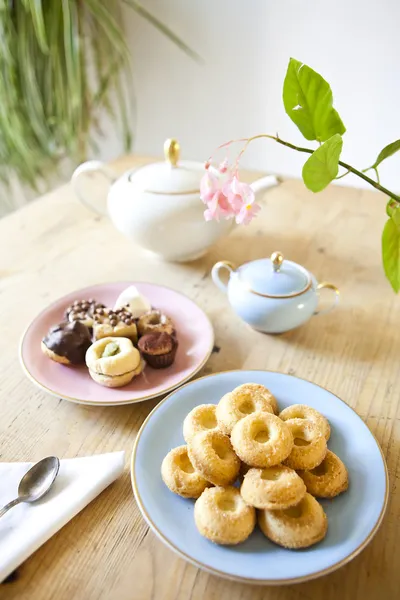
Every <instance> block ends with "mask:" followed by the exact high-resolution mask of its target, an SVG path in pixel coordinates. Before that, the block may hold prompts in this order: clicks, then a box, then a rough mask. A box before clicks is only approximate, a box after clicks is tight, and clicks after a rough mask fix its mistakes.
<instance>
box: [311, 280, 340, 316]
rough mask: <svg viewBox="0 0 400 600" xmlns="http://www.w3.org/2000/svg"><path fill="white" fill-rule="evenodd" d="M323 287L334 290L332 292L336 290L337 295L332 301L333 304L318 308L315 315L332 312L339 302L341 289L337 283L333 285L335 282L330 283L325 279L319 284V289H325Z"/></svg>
mask: <svg viewBox="0 0 400 600" xmlns="http://www.w3.org/2000/svg"><path fill="white" fill-rule="evenodd" d="M323 289H327V290H332V292H334V294H335V296H334V299H333V302H332V304H331V306H329V307H328V308H324V309H322V310H316V311H315V312H314V315H323V314H326V313H328V312H331V310H333V309H334V308H335V307H336V306H337V305H338V304H339V299H340V291H339V289H338V288H337V287H336V285H333V283H328V282H327V281H324V282H322V283H319V284H318V285H317V291H319V290H323Z"/></svg>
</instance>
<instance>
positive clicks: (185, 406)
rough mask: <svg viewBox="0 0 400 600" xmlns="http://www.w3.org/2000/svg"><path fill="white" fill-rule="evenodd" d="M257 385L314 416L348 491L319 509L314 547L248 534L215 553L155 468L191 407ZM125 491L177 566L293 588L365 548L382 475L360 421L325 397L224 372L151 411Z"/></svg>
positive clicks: (288, 381)
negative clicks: (324, 519) (322, 517)
mask: <svg viewBox="0 0 400 600" xmlns="http://www.w3.org/2000/svg"><path fill="white" fill-rule="evenodd" d="M248 382H254V383H261V384H263V385H265V386H266V387H267V388H268V389H270V390H271V392H272V393H273V394H274V395H275V396H276V398H277V400H278V403H279V407H280V409H281V410H282V409H283V408H286V407H287V406H289V405H290V404H297V403H301V404H308V405H309V406H313V407H314V408H316V409H317V410H319V411H320V412H322V413H323V414H324V415H325V416H326V417H327V418H328V419H329V422H330V424H331V428H332V435H331V438H330V440H329V444H328V445H329V448H330V449H331V450H332V451H333V452H335V453H336V454H338V455H339V456H340V457H341V458H342V459H343V461H344V462H345V464H346V465H347V468H348V471H349V480H350V486H349V490H348V491H347V492H346V493H344V494H342V495H340V496H339V497H338V498H335V499H333V500H324V501H322V502H321V504H322V505H323V507H324V510H325V512H326V514H327V516H328V523H329V526H328V534H327V536H326V538H325V539H324V540H323V541H322V542H321V543H319V544H317V545H316V546H313V547H311V548H309V549H305V550H286V549H284V548H281V547H279V546H276V545H275V544H273V543H272V542H270V541H269V540H267V538H265V537H264V536H263V534H262V533H261V532H260V531H259V530H258V529H256V531H255V532H254V533H253V534H252V535H251V536H250V538H249V539H248V540H247V541H246V542H244V543H243V544H239V545H238V546H233V547H229V546H217V545H215V544H212V543H211V542H209V541H208V540H206V539H205V538H203V537H202V536H201V535H200V534H199V532H198V531H197V529H196V526H195V524H194V518H193V501H191V500H185V499H183V498H181V497H179V496H176V495H175V494H173V493H172V492H170V491H169V490H168V488H167V487H166V486H165V485H164V483H163V481H162V479H161V475H160V467H161V462H162V460H163V458H164V456H165V455H166V454H167V452H168V451H169V450H170V449H171V448H174V447H175V446H179V445H181V444H183V443H184V440H183V436H182V423H183V420H184V418H185V416H186V415H187V413H188V412H189V411H190V410H192V408H193V407H194V406H196V405H198V404H207V403H214V404H216V403H217V402H218V401H219V399H220V398H221V397H222V396H223V395H224V394H225V393H227V392H229V391H231V390H232V389H233V388H235V387H236V386H238V385H240V384H242V383H248ZM131 476H132V486H133V490H134V493H135V497H136V501H137V503H138V505H139V508H140V510H141V512H142V514H143V516H144V518H145V519H146V521H147V523H148V524H149V525H150V527H151V529H152V530H153V531H154V532H155V533H156V534H157V535H158V537H159V538H160V539H161V540H162V541H163V542H164V543H165V544H166V545H167V546H168V547H169V548H171V550H174V551H175V552H176V553H177V554H179V555H180V556H181V557H182V558H185V559H186V560H188V561H189V562H191V563H193V564H194V565H196V566H197V567H199V568H201V569H205V570H206V571H209V572H210V573H212V574H214V575H219V576H221V577H226V578H229V579H234V580H237V581H241V582H245V583H258V584H271V585H273V584H275V585H282V584H283V583H295V582H299V581H305V580H308V579H313V578H315V577H319V576H321V575H325V574H327V573H330V572H331V571H334V570H335V569H338V568H339V567H341V566H342V565H344V564H345V563H347V562H348V561H350V560H351V559H352V558H354V557H355V556H356V555H357V554H359V552H361V550H363V548H365V546H366V545H367V544H368V543H369V542H370V541H371V539H372V537H373V536H374V534H375V533H376V531H377V530H378V528H379V525H380V524H381V521H382V518H383V515H384V512H385V509H386V504H387V499H388V475H387V468H386V464H385V459H384V457H383V455H382V451H381V449H380V447H379V445H378V443H377V441H376V440H375V438H374V436H373V435H372V433H371V432H370V431H369V429H368V427H367V426H366V425H365V423H364V422H363V421H362V420H361V419H360V417H359V416H358V415H357V414H356V413H355V412H354V411H353V410H352V409H351V408H350V407H349V406H347V404H345V403H344V402H343V401H342V400H340V399H339V398H338V397H337V396H335V395H334V394H332V393H331V392H328V391H327V390H325V389H323V388H321V387H319V386H317V385H315V384H313V383H310V382H309V381H305V380H303V379H298V378H297V377H292V376H290V375H284V374H282V373H271V372H268V371H228V372H225V373H218V374H216V375H210V376H208V377H203V378H201V379H197V380H196V381H194V382H192V383H189V384H186V385H184V386H183V387H181V388H180V389H179V390H178V391H175V392H173V393H172V394H170V395H169V396H168V397H167V398H165V399H164V400H163V401H162V402H160V404H158V405H157V406H156V407H155V408H154V410H153V411H152V412H151V413H150V415H149V416H148V417H147V419H146V420H145V422H144V423H143V425H142V427H141V429H140V431H139V433H138V435H137V438H136V442H135V446H134V449H133V453H132V465H131Z"/></svg>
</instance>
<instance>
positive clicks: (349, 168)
mask: <svg viewBox="0 0 400 600" xmlns="http://www.w3.org/2000/svg"><path fill="white" fill-rule="evenodd" d="M261 138H267V139H270V140H274V141H275V142H278V144H282V146H286V147H287V148H291V149H292V150H296V151H297V152H305V153H306V154H313V153H314V150H312V149H311V148H303V147H301V146H295V145H294V144H291V143H290V142H285V141H284V140H281V138H280V137H278V136H274V135H268V134H267V133H261V134H260V135H255V136H253V137H251V138H249V139H248V140H247V142H246V144H245V146H244V148H243V149H242V150H241V152H240V154H239V157H238V158H240V157H241V156H242V154H243V153H244V152H245V150H246V148H247V146H248V145H249V144H250V143H251V142H252V141H254V140H258V139H261ZM234 141H236V140H234ZM238 141H239V140H238ZM240 141H242V140H240ZM339 165H340V166H341V167H344V168H345V169H347V171H349V172H350V173H353V174H354V175H357V177H360V178H361V179H363V180H364V181H366V182H367V183H369V184H370V185H372V187H374V188H375V189H377V190H379V191H380V192H382V193H383V194H386V196H389V198H392V199H393V200H395V201H396V202H399V203H400V196H397V195H396V194H394V193H393V192H391V191H390V190H388V189H387V188H385V187H383V185H381V184H380V183H378V182H377V181H374V180H373V179H371V178H370V177H368V176H367V175H365V174H364V173H362V172H361V171H358V170H357V169H355V168H354V167H352V166H351V165H348V164H347V163H345V162H342V161H341V160H339Z"/></svg>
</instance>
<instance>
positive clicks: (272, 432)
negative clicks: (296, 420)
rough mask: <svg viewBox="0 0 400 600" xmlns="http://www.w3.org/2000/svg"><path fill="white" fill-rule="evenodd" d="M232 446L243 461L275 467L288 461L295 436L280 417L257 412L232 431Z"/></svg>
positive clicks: (239, 423) (240, 422)
mask: <svg viewBox="0 0 400 600" xmlns="http://www.w3.org/2000/svg"><path fill="white" fill-rule="evenodd" d="M231 442H232V446H233V448H234V450H235V452H236V454H237V455H238V456H239V458H240V459H241V460H242V461H243V462H245V463H246V464H248V465H251V466H252V467H272V466H274V465H278V464H280V463H281V462H282V461H283V460H285V458H287V457H288V456H289V454H290V452H291V450H292V447H293V436H292V433H291V431H290V429H289V428H288V426H287V425H286V423H284V422H283V421H281V419H279V417H276V416H275V415H273V414H270V413H267V412H256V413H253V414H251V415H248V416H247V417H245V418H244V419H241V420H240V421H239V422H238V423H237V424H236V425H235V427H234V428H233V429H232V434H231Z"/></svg>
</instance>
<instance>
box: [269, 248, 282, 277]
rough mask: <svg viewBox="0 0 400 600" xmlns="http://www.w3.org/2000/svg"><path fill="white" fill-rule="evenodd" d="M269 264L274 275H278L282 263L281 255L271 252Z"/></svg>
mask: <svg viewBox="0 0 400 600" xmlns="http://www.w3.org/2000/svg"><path fill="white" fill-rule="evenodd" d="M271 262H272V267H273V269H274V271H275V273H278V272H279V271H280V268H281V266H282V263H283V254H282V253H281V252H273V253H272V254H271Z"/></svg>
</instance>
